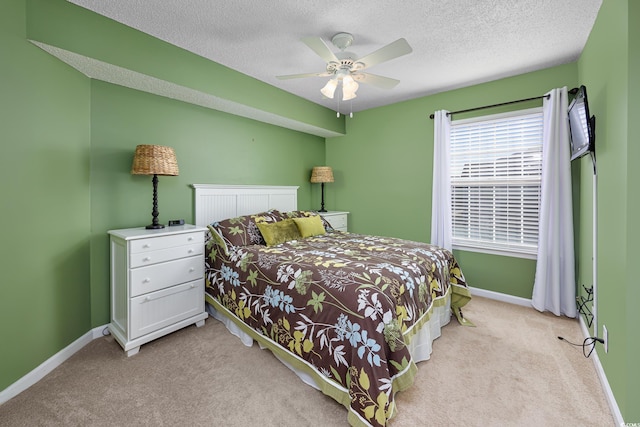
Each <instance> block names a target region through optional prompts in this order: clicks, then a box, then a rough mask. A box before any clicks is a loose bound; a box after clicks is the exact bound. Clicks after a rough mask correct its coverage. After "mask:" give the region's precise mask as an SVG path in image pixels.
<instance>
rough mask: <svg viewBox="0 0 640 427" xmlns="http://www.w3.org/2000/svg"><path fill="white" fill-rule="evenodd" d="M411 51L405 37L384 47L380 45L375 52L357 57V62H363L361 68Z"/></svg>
mask: <svg viewBox="0 0 640 427" xmlns="http://www.w3.org/2000/svg"><path fill="white" fill-rule="evenodd" d="M411 52H413V49H411V46H409V43H407V41H406V40H405V39H398V40H396V41H394V42H393V43H389V44H388V45H386V46H385V47H381V48H380V49H378V50H376V51H375V52H372V53H370V54H369V55H366V56H363V57H362V58H360V59H358V61H357V62H361V63H363V64H364V67H362V68H361V69H365V68H368V67H371V66H373V65H376V64H379V63H381V62H385V61H389V60H391V59H394V58H397V57H399V56H402V55H406V54H408V53H411Z"/></svg>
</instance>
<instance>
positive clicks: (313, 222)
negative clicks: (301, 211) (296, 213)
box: [293, 215, 327, 237]
mask: <svg viewBox="0 0 640 427" xmlns="http://www.w3.org/2000/svg"><path fill="white" fill-rule="evenodd" d="M293 220H294V221H295V223H296V225H297V226H298V230H300V235H301V236H302V237H311V236H317V235H319V234H325V233H326V232H327V231H326V230H325V229H324V225H323V224H322V218H320V215H313V216H307V217H303V218H293Z"/></svg>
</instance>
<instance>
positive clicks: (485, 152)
mask: <svg viewBox="0 0 640 427" xmlns="http://www.w3.org/2000/svg"><path fill="white" fill-rule="evenodd" d="M541 175H542V108H534V109H528V110H521V111H515V112H511V113H506V114H499V115H492V116H484V117H477V118H473V119H465V120H457V121H453V122H452V123H451V217H452V228H453V245H454V247H456V248H457V249H464V250H471V251H477V252H488V253H497V254H503V255H510V256H519V257H525V258H535V256H536V254H537V250H538V210H539V206H540V194H541V190H540V183H541Z"/></svg>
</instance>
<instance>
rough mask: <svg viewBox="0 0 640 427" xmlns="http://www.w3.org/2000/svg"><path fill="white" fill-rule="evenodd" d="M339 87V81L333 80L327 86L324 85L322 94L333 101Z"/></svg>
mask: <svg viewBox="0 0 640 427" xmlns="http://www.w3.org/2000/svg"><path fill="white" fill-rule="evenodd" d="M337 87H338V80H336V79H331V80H329V81H328V82H327V84H326V85H324V87H323V88H322V89H320V92H321V93H322V94H323V95H324V96H326V97H327V98H331V99H333V94H334V93H335V91H336V88H337Z"/></svg>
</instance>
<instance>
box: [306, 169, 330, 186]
mask: <svg viewBox="0 0 640 427" xmlns="http://www.w3.org/2000/svg"><path fill="white" fill-rule="evenodd" d="M311 182H313V183H318V182H333V170H332V169H331V167H330V166H316V167H314V168H313V170H312V171H311Z"/></svg>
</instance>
